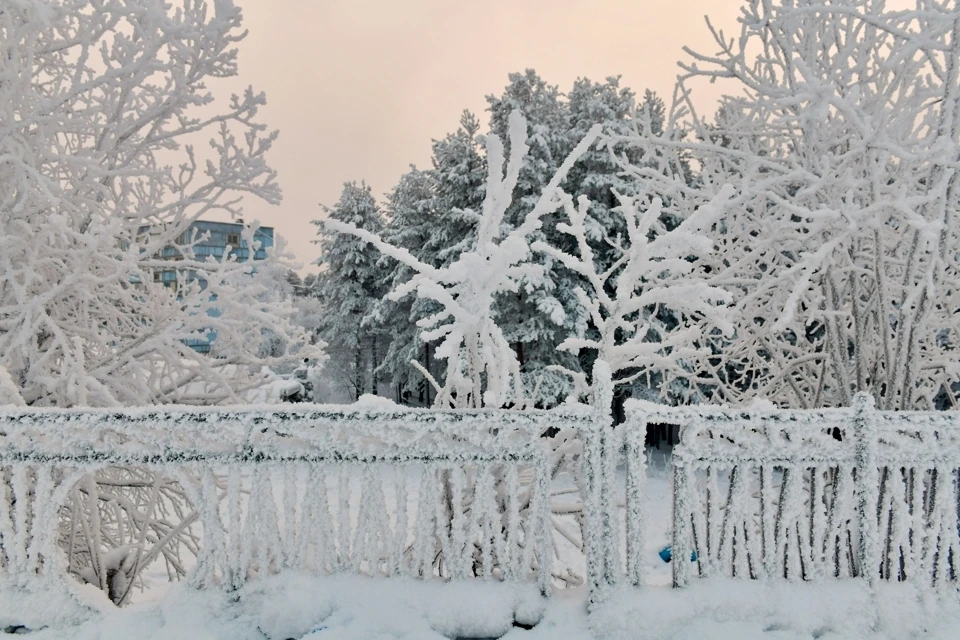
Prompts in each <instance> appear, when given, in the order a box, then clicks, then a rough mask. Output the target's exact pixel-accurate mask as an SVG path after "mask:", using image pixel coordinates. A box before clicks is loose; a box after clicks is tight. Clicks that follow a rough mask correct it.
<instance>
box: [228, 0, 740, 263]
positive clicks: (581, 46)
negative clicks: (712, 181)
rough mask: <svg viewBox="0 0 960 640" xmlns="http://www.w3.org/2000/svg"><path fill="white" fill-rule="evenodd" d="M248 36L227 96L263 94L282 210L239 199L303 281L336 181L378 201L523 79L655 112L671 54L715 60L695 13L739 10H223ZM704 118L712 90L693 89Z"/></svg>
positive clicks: (675, 3) (336, 5) (493, 1)
mask: <svg viewBox="0 0 960 640" xmlns="http://www.w3.org/2000/svg"><path fill="white" fill-rule="evenodd" d="M235 1H236V3H237V4H238V5H239V6H240V7H241V8H242V10H243V16H244V26H245V28H246V29H248V30H249V35H248V36H247V38H246V39H245V40H243V41H242V42H241V43H240V45H239V49H240V58H239V70H240V73H239V76H238V77H237V78H233V79H231V80H229V81H227V82H226V83H225V84H222V85H220V86H219V87H216V88H215V90H216V91H217V93H218V94H221V95H224V96H225V95H226V94H228V93H230V92H234V91H239V90H241V89H242V88H243V87H246V86H248V85H252V86H253V87H254V89H256V90H258V91H265V92H266V94H267V106H266V107H265V108H264V109H263V111H262V114H261V116H262V120H263V121H264V122H266V123H267V124H268V125H269V126H270V127H271V128H274V129H279V131H280V137H279V139H278V141H277V143H276V145H275V148H274V149H273V150H272V153H271V155H270V156H269V161H270V164H271V166H273V167H274V168H275V169H276V170H277V171H278V173H279V180H280V185H281V187H282V189H283V192H284V198H283V203H282V204H281V205H279V206H271V205H268V204H266V203H262V202H259V201H256V200H254V199H250V198H248V199H247V201H246V203H245V218H246V219H247V220H248V221H249V220H254V219H257V220H259V221H260V222H261V224H264V225H268V226H273V227H275V229H276V231H277V233H278V234H280V235H281V236H283V237H284V238H285V239H286V241H287V247H288V249H290V250H291V251H292V252H293V253H294V254H295V255H296V261H297V262H299V263H300V270H301V272H302V273H310V272H312V271H316V267H313V266H311V264H310V263H311V262H313V261H314V260H316V258H317V255H318V247H317V246H316V245H314V244H312V242H311V241H312V240H314V239H315V238H316V232H317V228H316V227H315V226H314V225H313V224H311V220H315V219H317V218H320V217H322V216H323V211H322V209H321V207H320V205H321V204H324V205H334V204H335V203H336V202H337V200H338V199H339V195H340V190H341V188H342V186H343V183H344V182H346V181H351V180H357V181H360V180H366V181H367V183H368V184H370V185H371V187H372V189H373V192H374V194H375V195H376V196H377V197H378V199H382V196H383V194H385V193H386V192H387V191H389V190H390V189H391V187H392V186H393V185H394V184H395V183H396V181H397V179H398V178H399V177H400V175H401V174H403V173H404V172H405V171H406V170H407V169H408V168H409V165H411V164H416V165H418V166H420V167H423V168H427V167H429V165H430V143H431V140H432V139H435V138H442V137H443V136H444V135H446V134H447V133H450V132H453V131H455V130H456V128H457V126H458V121H459V118H460V114H461V112H462V111H463V109H465V108H466V109H470V110H471V111H473V112H474V113H476V114H477V115H478V116H479V118H480V121H481V123H482V124H483V127H484V129H483V130H484V131H485V129H486V124H487V114H486V113H485V109H486V100H485V96H486V95H488V94H491V93H492V94H499V93H500V92H502V90H503V88H504V87H505V86H506V84H507V76H508V74H509V73H512V72H515V71H523V70H524V69H527V68H532V69H535V70H536V71H537V72H538V73H539V74H540V76H541V77H543V78H544V79H545V80H546V81H547V82H549V83H551V84H555V85H559V87H560V89H561V91H566V90H568V89H569V88H570V87H571V86H572V84H573V81H574V80H575V79H576V78H578V77H588V78H590V79H592V80H595V81H600V80H603V79H604V78H606V77H608V76H612V75H619V76H621V86H627V87H630V88H632V89H633V90H634V91H636V92H637V93H638V94H642V93H643V91H644V90H645V89H647V88H650V89H653V90H654V91H656V92H658V93H659V94H660V95H661V97H663V98H664V99H665V100H667V102H669V98H670V95H671V93H672V91H673V86H674V82H675V78H676V75H677V73H678V68H677V61H678V60H680V59H681V58H684V57H685V56H686V54H684V53H683V50H682V49H683V47H684V46H689V47H691V48H692V49H694V50H697V51H702V52H705V53H714V52H715V51H716V49H717V46H716V44H715V43H714V42H713V40H712V36H711V35H710V33H709V31H708V29H707V27H706V24H705V22H704V16H705V15H707V14H708V13H709V15H710V19H711V21H712V22H713V24H714V25H715V26H717V27H719V28H722V29H724V30H725V31H726V32H728V33H729V34H731V35H733V34H735V33H736V31H737V29H736V27H737V24H736V18H737V15H738V12H739V6H740V5H741V2H740V1H739V0H580V1H577V0H483V1H481V2H468V1H467V0H235ZM696 91H697V92H698V93H699V95H698V96H696V97H695V99H696V103H697V104H698V106H699V108H700V110H701V111H704V112H705V113H710V112H711V111H712V110H713V109H714V108H715V105H716V100H717V98H718V96H719V94H720V90H719V89H718V88H717V87H716V86H711V85H703V86H699V87H697V88H696Z"/></svg>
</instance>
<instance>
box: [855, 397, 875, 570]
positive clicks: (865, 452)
mask: <svg viewBox="0 0 960 640" xmlns="http://www.w3.org/2000/svg"><path fill="white" fill-rule="evenodd" d="M853 402H854V416H853V433H854V439H855V440H854V442H855V445H854V446H855V451H856V453H855V459H856V469H857V520H858V526H859V534H860V546H859V556H860V557H859V559H860V570H861V572H862V573H863V575H864V576H865V577H866V579H867V583H868V584H869V585H870V586H871V587H874V586H875V585H876V582H877V576H878V574H879V571H880V555H879V549H880V541H879V531H878V527H877V511H876V510H877V502H878V500H879V490H880V489H879V482H880V480H879V473H878V471H877V460H876V449H877V433H876V419H875V417H874V415H873V411H874V400H873V397H872V396H870V395H869V394H866V393H858V394H857V395H856V396H855V397H854V400H853Z"/></svg>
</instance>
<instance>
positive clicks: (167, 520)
mask: <svg viewBox="0 0 960 640" xmlns="http://www.w3.org/2000/svg"><path fill="white" fill-rule="evenodd" d="M243 36H244V32H243V31H242V30H241V15H240V11H239V9H237V8H236V7H234V6H233V4H232V2H230V1H229V0H217V1H216V2H214V3H213V4H212V5H211V4H208V3H206V2H203V1H200V0H176V1H175V2H173V3H172V4H170V3H160V2H143V1H141V0H102V1H93V0H65V1H63V2H44V1H41V0H16V1H14V2H3V3H0V404H4V403H7V404H9V403H12V404H26V405H31V406H51V405H54V406H62V407H70V406H77V405H99V406H117V405H141V404H154V403H168V402H179V403H203V404H210V403H218V402H224V401H228V402H229V401H232V402H242V401H244V400H245V399H246V398H248V397H249V396H248V395H247V393H248V392H250V391H252V390H254V389H257V388H259V387H261V386H262V385H263V384H264V379H263V376H262V367H264V366H272V365H278V364H282V363H283V362H286V361H287V360H289V359H290V358H291V357H297V358H302V357H305V356H308V355H318V351H317V350H316V349H315V348H313V347H310V346H309V344H308V339H307V336H306V335H305V334H304V332H303V331H302V330H300V329H299V328H297V327H296V326H294V325H293V324H292V323H291V322H290V318H289V315H290V313H291V309H290V308H289V306H288V305H285V304H283V303H282V302H281V301H280V300H279V299H278V298H277V296H276V292H274V291H272V290H271V287H270V286H269V283H270V282H271V279H270V275H269V274H270V272H271V269H270V268H269V266H270V265H271V264H272V263H273V262H274V261H275V260H276V257H275V256H273V255H271V256H270V257H269V258H268V260H267V261H261V262H258V263H256V264H254V263H253V262H240V261H239V260H238V259H237V258H236V257H235V255H228V256H226V257H225V258H224V259H223V260H221V261H217V260H214V259H212V258H206V257H201V256H200V255H198V253H197V252H195V251H194V246H195V244H196V243H197V242H198V241H200V240H202V237H199V236H197V235H195V234H192V233H191V232H190V229H191V226H190V225H191V223H192V222H193V221H195V220H197V219H199V218H201V217H205V216H209V215H213V214H218V215H221V216H222V215H233V216H236V215H239V214H240V213H242V208H241V200H242V198H243V196H245V195H252V196H254V197H258V198H262V199H264V200H266V201H267V202H270V203H277V202H279V200H280V190H279V188H278V186H277V184H276V175H275V172H274V171H273V170H272V169H271V168H270V167H269V165H268V164H267V161H266V156H267V154H268V152H269V150H270V148H271V145H272V143H273V141H274V139H275V137H276V134H275V133H269V132H267V131H266V128H265V126H264V125H263V124H262V123H260V122H258V120H257V112H258V110H259V108H260V106H261V105H263V104H264V102H265V98H264V96H263V95H262V94H258V93H255V92H254V91H253V90H252V89H248V90H247V91H246V92H244V94H243V95H241V96H234V97H232V98H231V99H230V100H229V101H227V102H226V103H222V102H220V101H217V100H214V98H213V93H212V92H211V89H210V86H212V84H214V83H216V81H217V79H219V78H223V77H228V76H234V75H236V74H237V63H236V58H237V50H236V45H237V43H238V42H239V41H240V40H241V39H242V38H243ZM197 144H202V145H206V148H205V150H204V151H203V152H200V151H198V150H196V148H195V145H197ZM254 230H255V226H248V227H246V228H245V230H244V232H243V236H244V239H245V242H246V245H247V247H248V248H249V251H250V253H253V252H254V251H255V250H256V248H257V247H258V244H259V243H258V241H257V240H256V239H255V235H254ZM171 249H172V250H173V251H172V253H173V259H170V255H169V254H170V253H171ZM164 253H166V254H167V255H166V256H165V255H164ZM170 271H173V272H175V273H176V277H177V279H176V285H177V286H176V287H167V286H164V285H163V284H162V283H159V282H155V275H157V274H159V273H160V272H170ZM271 336H278V337H280V338H282V339H283V341H284V344H285V348H284V349H283V350H282V352H280V353H277V354H274V355H271V356H267V357H261V356H260V355H259V351H260V346H261V344H262V343H263V342H264V340H266V339H268V338H269V337H271ZM211 337H212V338H213V340H212V345H211V346H212V353H211V354H210V355H206V354H201V353H198V352H197V351H195V350H193V349H192V348H190V347H189V346H187V344H186V342H187V341H188V340H191V339H200V340H208V339H210V338H211ZM9 481H10V477H9V475H7V476H6V477H0V482H9ZM174 485H175V483H172V482H171V481H170V480H169V479H167V478H161V477H154V476H153V475H152V474H150V473H141V472H140V471H138V470H135V469H106V470H100V471H98V472H97V473H96V474H95V475H94V476H92V477H91V478H90V481H89V482H88V481H86V480H85V481H83V482H82V483H81V484H80V485H78V488H77V492H75V497H78V499H79V494H80V493H82V494H83V495H84V499H83V504H82V505H80V503H79V502H78V503H75V506H76V507H77V508H76V509H71V508H69V507H68V508H65V509H64V510H62V511H61V513H60V515H61V522H60V525H61V531H65V532H67V533H68V534H70V533H76V532H77V531H79V530H81V529H82V530H83V531H84V532H85V535H67V536H66V537H64V538H61V544H62V545H63V548H64V551H65V553H66V554H67V556H68V558H69V568H70V570H71V571H72V572H73V573H75V574H77V575H78V576H80V577H82V578H84V579H86V580H88V581H90V582H91V583H93V584H95V585H97V586H99V587H100V588H102V589H103V590H104V591H106V592H107V593H108V594H109V595H110V596H111V597H112V598H114V601H115V602H118V603H119V602H122V601H123V600H124V599H125V598H126V597H128V595H129V592H130V587H131V585H134V584H135V583H136V581H137V579H138V573H139V571H141V570H142V569H143V568H145V566H146V564H144V562H146V560H148V559H150V558H154V557H161V556H164V557H167V558H168V559H169V558H175V557H176V558H179V554H180V552H181V551H188V550H190V549H193V550H195V545H193V546H191V540H194V539H195V534H196V531H191V530H190V525H191V523H192V522H193V519H195V518H196V514H195V513H194V512H193V509H192V506H191V505H190V504H189V501H188V500H187V499H186V497H185V494H184V493H183V491H182V488H181V489H176V488H174ZM178 491H179V493H178ZM156 492H160V493H161V494H162V496H160V497H158V494H157V493H156ZM2 493H3V494H4V495H12V494H10V493H8V492H6V491H4V492H2ZM151 496H153V497H152V498H151ZM108 512H109V513H108ZM173 514H175V515H173ZM178 518H179V519H178ZM158 531H164V532H165V533H164V536H162V537H161V536H158ZM167 533H169V534H170V535H169V536H167V535H166V534H167ZM131 542H132V544H128V543H131ZM169 566H171V565H169V564H168V567H169ZM180 569H183V566H182V565H181V566H180ZM172 571H173V573H174V574H175V575H180V574H182V573H183V571H181V570H177V569H174V570H172Z"/></svg>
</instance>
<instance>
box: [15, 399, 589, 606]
mask: <svg viewBox="0 0 960 640" xmlns="http://www.w3.org/2000/svg"><path fill="white" fill-rule="evenodd" d="M591 424H593V417H592V414H590V413H589V412H586V413H579V414H578V413H575V412H571V413H558V412H547V411H525V412H515V411H488V410H474V411H460V410H457V411H452V410H451V411H439V410H430V411H427V410H398V409H396V408H389V409H385V408H379V407H377V408H374V407H365V408H357V407H338V408H336V409H329V408H324V407H318V406H306V407H302V408H301V407H298V408H292V409H284V410H274V409H264V408H262V407H261V408H237V409H195V408H183V407H179V408H165V409H156V410H153V409H138V410H81V411H77V410H73V411H62V410H39V411H20V410H3V411H0V592H2V590H3V589H17V588H25V587H28V586H30V584H31V583H37V582H42V583H44V584H45V585H46V586H53V587H55V588H66V587H67V585H68V582H67V575H68V573H73V574H74V575H76V576H78V577H81V578H83V579H84V580H86V581H87V582H91V583H93V584H95V585H96V586H98V587H100V588H101V589H102V590H103V591H105V592H107V593H111V592H113V591H115V590H127V591H129V589H130V586H129V585H130V581H131V580H133V579H136V577H137V575H138V572H137V571H135V570H134V569H135V568H137V567H141V566H145V565H146V564H148V563H149V562H152V561H154V560H157V559H163V560H165V561H166V563H167V567H168V570H170V567H171V565H173V567H174V569H173V570H171V575H173V576H176V575H179V574H181V573H186V572H187V569H188V568H189V567H187V566H186V565H187V564H189V563H186V562H185V561H184V560H183V558H182V557H181V556H180V553H181V551H176V552H172V551H171V550H170V549H167V550H166V551H164V550H163V549H162V547H163V545H164V543H165V542H169V541H170V540H171V539H172V538H173V537H175V536H181V538H180V540H181V542H184V543H185V544H186V546H187V547H190V549H189V550H191V551H193V552H195V553H196V561H195V567H194V568H193V569H192V572H191V575H190V577H189V580H191V582H192V584H194V585H195V586H198V587H203V588H214V587H215V588H226V589H236V588H239V587H242V586H243V584H244V583H245V582H246V581H248V580H250V579H253V578H256V577H258V576H263V575H264V574H267V573H274V572H277V571H280V570H282V569H285V568H296V569H306V570H309V571H313V572H316V573H319V574H329V573H339V572H353V573H360V574H365V575H373V576H377V575H383V576H393V575H400V576H408V577H416V578H421V579H431V578H443V579H448V578H449V579H467V578H469V579H493V580H507V581H516V582H529V583H534V584H536V585H537V586H538V587H539V589H540V591H541V592H542V593H544V594H546V593H548V591H549V589H550V581H551V566H552V558H553V554H554V549H553V542H552V539H551V537H552V532H553V526H552V524H551V518H550V514H551V512H550V495H549V491H550V487H549V482H550V472H551V469H550V466H549V459H550V455H549V453H550V445H549V440H548V439H544V438H541V434H543V433H544V432H545V431H547V430H548V429H550V428H554V429H556V428H560V429H570V428H573V429H580V428H583V427H584V426H587V425H591ZM105 470H108V471H110V472H109V473H106V472H105ZM117 470H127V471H128V472H129V473H133V474H134V476H133V477H131V476H130V475H123V474H122V473H119V472H118V471H117ZM131 470H132V471H131ZM95 473H97V474H99V475H96V476H94V475H92V474H95ZM136 474H140V475H136ZM94 480H95V482H94ZM98 483H100V484H101V485H103V483H105V484H106V487H107V488H106V489H104V487H103V486H99V487H98V486H96V485H97V484H98ZM111 483H114V484H116V485H117V486H119V485H123V486H125V487H130V486H132V487H134V488H136V489H137V490H139V491H140V492H141V495H142V496H145V500H142V501H141V503H140V504H136V505H130V504H127V505H125V504H124V503H123V499H122V497H121V496H118V495H116V494H118V493H119V491H118V492H113V493H112V492H111V491H110V490H109V487H111V486H114V485H113V484H111ZM165 491H168V492H169V491H174V492H179V495H182V496H183V497H185V498H186V499H185V500H182V501H179V502H178V501H177V500H175V499H174V500H173V502H172V503H176V504H177V505H178V506H177V508H176V509H174V508H172V507H170V508H166V509H160V511H159V512H158V511H157V510H156V508H155V507H156V505H157V504H159V503H162V502H163V496H164V495H167V494H164V492H165ZM176 495H177V494H174V495H173V497H174V498H176ZM91 502H92V504H91ZM167 502H168V503H170V504H172V503H171V502H170V501H169V500H168V501H167ZM122 508H127V509H128V513H127V515H128V517H125V518H124V517H121V515H119V514H120V510H122ZM118 509H119V510H118ZM81 515H82V516H84V517H78V516H81ZM104 530H105V531H106V533H104ZM80 538H86V539H87V540H89V541H92V542H90V543H88V544H87V545H86V547H87V548H83V546H82V545H80V546H78V545H77V544H75V543H76V540H78V539H80ZM91 546H93V547H96V549H94V550H91V549H90V548H89V547H91ZM101 551H103V552H101ZM177 565H179V566H177ZM118 576H120V577H123V576H126V578H124V579H123V580H120V584H111V581H114V580H117V579H118ZM111 598H112V599H114V601H118V599H117V598H114V597H113V596H112V595H111ZM2 600H3V598H2V596H0V601H2Z"/></svg>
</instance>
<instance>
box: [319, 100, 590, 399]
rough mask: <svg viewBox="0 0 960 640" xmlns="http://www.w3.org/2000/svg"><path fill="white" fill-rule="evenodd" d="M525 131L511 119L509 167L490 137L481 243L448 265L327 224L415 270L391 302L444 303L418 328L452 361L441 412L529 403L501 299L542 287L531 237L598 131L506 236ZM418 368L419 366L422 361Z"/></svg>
mask: <svg viewBox="0 0 960 640" xmlns="http://www.w3.org/2000/svg"><path fill="white" fill-rule="evenodd" d="M526 126H527V125H526V122H525V120H524V119H523V117H522V116H521V115H520V114H519V113H515V114H514V115H513V116H511V118H510V127H509V134H510V142H511V146H510V157H509V161H508V162H507V163H506V167H505V168H504V159H505V157H504V149H503V145H502V144H501V142H500V138H499V137H498V136H497V135H496V134H491V135H490V136H489V137H488V138H487V163H488V167H489V169H488V177H487V187H486V196H485V198H484V202H483V210H482V212H481V213H480V214H479V222H478V226H477V242H476V246H475V247H474V249H472V250H471V251H466V252H464V253H462V254H461V255H460V256H459V258H457V260H456V261H455V262H453V263H452V264H450V265H448V266H444V267H440V268H437V267H434V266H432V265H428V264H424V263H423V262H421V261H420V260H418V259H417V258H415V257H414V256H413V255H412V254H411V253H410V252H409V251H407V250H406V249H401V248H398V247H394V246H392V245H389V244H387V243H386V242H384V241H383V240H382V239H381V238H380V237H379V236H378V235H376V234H375V233H371V232H370V231H368V230H365V229H362V228H359V227H358V226H356V225H355V224H350V223H347V222H342V221H340V220H335V219H329V220H327V221H325V225H326V226H327V227H328V228H329V229H331V230H333V231H338V232H340V233H342V234H352V235H354V236H356V237H357V238H358V239H359V240H361V241H363V242H365V243H370V244H372V245H373V246H374V247H376V248H377V249H379V250H380V251H381V252H383V253H384V254H385V255H387V256H390V257H392V258H394V259H396V260H397V261H399V262H401V263H403V264H405V265H407V266H408V267H410V269H411V270H412V271H413V272H414V275H413V277H412V278H411V279H410V280H409V281H407V282H405V283H403V284H402V285H400V286H398V287H396V288H395V289H394V290H393V291H392V292H391V293H390V294H389V297H390V298H391V299H394V300H399V299H401V298H403V297H404V296H406V295H408V294H410V293H414V292H415V293H416V294H417V295H418V296H419V297H422V298H426V299H429V300H433V301H435V302H437V303H439V304H440V305H441V306H442V309H441V311H439V312H438V313H436V314H434V315H433V316H430V317H428V318H426V319H424V320H421V321H420V323H419V326H420V328H421V329H422V330H423V333H422V335H421V338H422V339H423V340H424V342H434V341H439V343H440V344H439V346H438V347H437V349H436V357H438V358H441V359H444V360H446V361H447V366H446V375H445V377H444V379H443V380H444V382H443V385H442V386H441V385H439V384H438V383H436V382H434V384H435V387H436V388H437V396H436V399H435V401H434V405H435V406H438V407H447V406H455V407H481V406H486V407H503V406H507V405H512V406H517V407H523V406H526V405H527V404H528V402H529V399H528V394H527V393H526V391H525V389H524V386H523V381H522V377H521V373H520V363H519V361H518V359H517V354H516V351H515V350H514V349H513V347H512V346H511V344H510V343H509V342H508V341H507V339H506V338H505V337H504V334H503V331H502V330H501V328H500V327H499V325H498V324H497V322H496V318H495V314H496V312H495V310H494V302H495V300H496V299H497V297H498V296H500V295H503V294H504V293H515V292H516V291H517V290H518V289H519V287H520V284H521V282H533V283H536V282H537V281H538V279H539V278H541V277H542V273H543V272H542V270H541V269H540V268H539V267H538V266H537V265H534V264H531V263H530V262H529V259H530V250H529V245H528V240H527V238H528V237H529V236H530V234H531V233H532V232H533V231H535V230H536V229H538V228H539V227H540V224H541V218H542V217H543V216H544V215H546V214H547V213H551V212H553V211H554V210H556V209H557V207H559V206H560V204H561V199H560V197H559V185H560V183H561V182H562V181H563V179H564V177H565V176H566V174H567V172H568V171H569V170H570V167H571V166H572V165H573V164H574V163H575V162H576V160H577V158H579V156H580V155H581V154H582V153H583V152H584V151H585V150H586V149H587V148H588V147H589V146H590V145H591V144H593V142H594V140H595V139H596V137H597V136H598V135H599V127H596V128H594V129H592V130H591V131H590V132H589V134H588V135H587V137H585V138H584V140H582V141H581V143H580V144H579V145H578V146H577V148H576V149H574V150H573V152H572V153H571V154H570V156H568V157H567V159H566V160H565V161H564V162H563V164H562V165H561V166H560V168H559V170H558V171H557V172H556V173H555V174H554V176H553V178H552V179H551V180H550V181H549V183H548V184H547V185H546V187H545V189H544V190H543V193H542V195H541V196H540V199H539V200H538V202H537V204H536V205H535V206H534V207H533V209H532V210H531V211H530V213H529V214H528V215H527V216H526V219H525V220H524V222H523V224H521V225H520V226H519V227H516V228H515V229H513V230H512V231H509V233H506V234H504V225H503V222H504V216H505V214H506V213H507V211H508V209H509V207H510V205H511V202H512V200H513V193H514V190H515V188H516V186H517V180H518V178H519V175H520V170H521V167H522V166H523V159H524V156H525V154H526V152H527V145H526ZM412 364H414V366H419V363H417V362H416V361H414V362H413V363H412ZM423 373H424V374H425V375H426V376H427V377H432V376H429V374H428V373H427V372H425V371H424V372H423Z"/></svg>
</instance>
